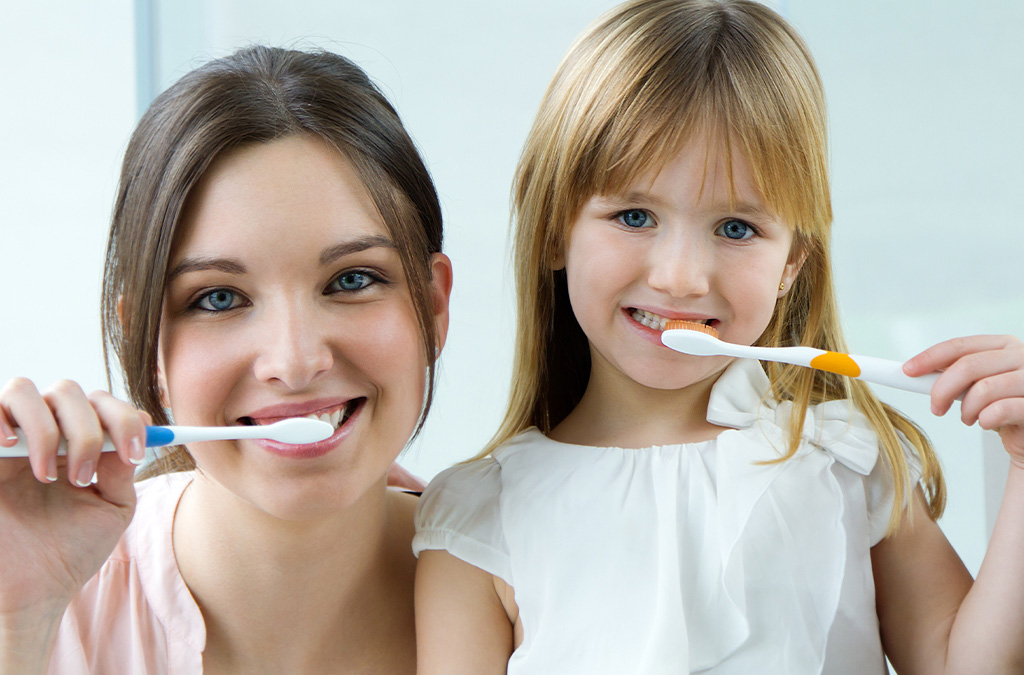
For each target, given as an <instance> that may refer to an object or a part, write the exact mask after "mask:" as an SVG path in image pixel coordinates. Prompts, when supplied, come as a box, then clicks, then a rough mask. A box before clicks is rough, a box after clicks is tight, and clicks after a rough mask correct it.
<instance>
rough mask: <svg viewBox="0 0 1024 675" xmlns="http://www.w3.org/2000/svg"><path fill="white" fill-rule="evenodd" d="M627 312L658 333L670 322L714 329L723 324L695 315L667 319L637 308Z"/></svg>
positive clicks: (628, 309)
mask: <svg viewBox="0 0 1024 675" xmlns="http://www.w3.org/2000/svg"><path fill="white" fill-rule="evenodd" d="M625 312H626V314H627V315H628V316H629V318H630V319H632V320H633V321H635V322H636V323H638V324H640V325H641V326H644V327H646V328H650V329H651V330H655V331H658V332H659V333H660V332H662V331H664V330H665V324H666V323H667V322H669V321H692V322H694V323H702V324H704V325H705V326H711V327H712V328H717V325H718V324H719V323H721V322H720V321H719V320H718V319H713V318H709V317H707V316H698V315H694V314H691V315H688V316H685V315H679V316H668V317H666V316H661V315H660V314H655V313H654V312H649V311H647V310H646V309H639V308H637V307H627V308H626V310H625Z"/></svg>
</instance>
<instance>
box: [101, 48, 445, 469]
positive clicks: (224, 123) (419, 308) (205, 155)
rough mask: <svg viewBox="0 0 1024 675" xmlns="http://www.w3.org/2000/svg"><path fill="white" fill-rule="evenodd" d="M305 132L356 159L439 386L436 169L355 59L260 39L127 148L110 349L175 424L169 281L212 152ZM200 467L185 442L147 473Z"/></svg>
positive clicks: (169, 105) (189, 89)
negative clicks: (393, 248)
mask: <svg viewBox="0 0 1024 675" xmlns="http://www.w3.org/2000/svg"><path fill="white" fill-rule="evenodd" d="M300 134H305V135H308V136H310V137H313V138H317V139H320V140H322V141H323V142H325V143H327V144H328V145H330V146H332V147H333V148H335V149H336V150H337V151H338V152H339V153H341V154H342V155H343V156H344V157H345V158H346V159H348V160H349V161H350V162H351V163H352V164H353V166H354V167H355V169H356V171H357V173H358V175H359V177H360V179H361V180H362V182H363V184H364V186H365V187H366V189H367V191H368V192H369V194H370V196H371V198H372V199H373V202H374V204H375V205H376V207H377V209H378V211H379V213H380V215H381V218H382V220H383V222H384V224H385V226H386V228H387V231H388V233H389V234H390V236H391V238H392V239H393V240H394V242H395V244H396V245H397V248H398V252H399V256H400V258H401V261H402V266H403V270H404V272H405V275H406V277H407V279H408V282H409V287H410V290H411V293H412V299H413V304H414V306H415V307H416V313H417V319H418V323H419V326H420V332H421V335H422V338H423V349H424V354H425V356H426V361H427V363H428V364H429V373H428V384H427V391H426V396H425V404H424V408H423V411H422V414H421V416H420V420H419V424H418V426H417V432H418V431H419V429H420V427H422V424H423V420H424V416H425V415H426V412H427V410H428V409H429V407H430V402H431V399H432V395H433V389H434V357H433V356H434V347H435V345H436V344H437V334H436V331H435V328H434V322H433V319H432V316H433V312H432V301H431V295H430V281H431V267H430V265H431V255H432V254H433V253H437V252H440V250H441V240H442V228H441V207H440V203H439V202H438V199H437V193H436V191H435V189H434V184H433V182H432V181H431V178H430V174H429V173H428V171H427V169H426V166H425V165H424V163H423V160H422V159H421V157H420V155H419V153H418V152H417V150H416V147H415V145H414V144H413V142H412V139H411V138H410V137H409V135H408V133H406V131H405V128H404V127H403V126H402V122H401V120H400V119H399V117H398V114H397V113H396V112H395V110H394V108H393V107H392V106H391V104H390V103H388V101H387V99H386V98H385V97H384V95H383V94H381V93H380V91H379V90H378V89H377V87H376V86H375V85H374V84H373V83H372V82H371V81H370V80H369V78H368V77H367V76H366V74H365V73H364V72H363V71H362V70H361V69H360V68H359V67H358V66H356V65H355V64H354V63H352V62H351V61H349V60H348V59H346V58H344V57H342V56H339V55H337V54H332V53H330V52H321V51H317V52H303V51H293V50H284V49H277V48H271V47H263V46H256V47H250V48H246V49H242V50H239V51H237V52H235V53H234V54H232V55H230V56H228V57H225V58H222V59H218V60H215V61H211V62H209V63H207V64H206V65H204V66H201V67H199V68H198V69H196V70H193V71H192V72H190V73H188V74H187V75H185V76H184V77H182V78H181V79H180V80H178V82H176V83H175V84H174V85H172V86H171V87H170V88H168V89H167V90H166V91H164V92H163V93H162V94H161V95H160V96H158V97H157V98H156V100H154V101H153V104H152V105H151V106H150V107H149V109H148V110H147V111H146V113H145V115H143V117H142V119H141V120H140V122H139V124H138V126H137V127H136V129H135V132H134V134H133V135H132V137H131V140H130V141H129V143H128V148H127V150H126V151H125V156H124V162H123V164H122V167H121V179H120V186H119V190H118V195H117V200H116V202H115V205H114V212H113V218H112V222H111V228H110V236H109V240H108V242H107V253H106V267H105V270H104V275H103V294H102V308H101V311H102V320H103V342H104V358H105V360H106V364H107V373H108V379H109V378H111V377H112V376H111V374H110V373H111V358H110V352H111V350H112V351H113V353H114V354H115V355H116V358H117V361H118V362H119V364H120V366H121V371H122V374H123V379H124V384H125V387H126V390H127V393H128V396H129V398H130V400H131V401H132V403H133V404H134V405H136V406H138V407H139V408H141V409H143V410H145V411H147V412H148V413H149V414H150V415H151V416H152V417H153V420H154V422H155V423H156V424H166V423H167V422H168V415H167V412H166V411H165V410H164V408H163V405H162V403H161V394H160V391H159V385H158V381H157V350H158V345H157V342H158V336H159V332H160V315H161V308H162V305H163V298H164V279H165V277H166V274H167V271H168V270H167V268H168V264H169V261H170V259H171V255H172V253H173V246H174V244H175V235H176V232H177V231H178V227H179V223H180V221H181V219H182V215H183V213H184V212H185V209H186V205H187V201H188V199H189V195H190V194H191V192H192V190H193V188H194V187H195V186H196V185H197V184H198V183H199V181H200V180H201V179H202V178H203V176H204V174H205V173H206V171H207V169H208V168H209V167H210V165H211V164H212V163H213V161H214V160H215V159H216V158H217V157H218V156H220V155H221V154H222V153H223V152H225V151H227V150H229V149H232V148H238V147H241V146H244V145H250V144H256V143H269V142H272V141H274V140H277V139H281V138H285V137H289V136H295V135H300ZM192 467H194V462H193V461H192V458H191V457H190V456H189V455H188V453H187V451H186V450H185V449H184V448H181V447H177V448H174V449H172V450H171V451H170V452H169V453H168V454H166V455H164V456H163V457H160V458H159V459H158V460H157V461H156V462H155V463H154V464H152V465H150V466H149V467H147V469H146V470H145V471H143V472H141V473H140V477H146V476H149V475H156V474H159V473H165V472H168V471H180V470H187V469H190V468H192Z"/></svg>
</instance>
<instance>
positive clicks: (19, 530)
mask: <svg viewBox="0 0 1024 675" xmlns="http://www.w3.org/2000/svg"><path fill="white" fill-rule="evenodd" d="M145 422H146V417H145V416H144V415H143V414H142V413H139V412H138V411H136V410H134V409H133V408H132V407H131V406H129V405H128V404H126V403H124V402H122V401H118V400H117V399H115V398H113V397H112V396H110V395H109V394H104V393H102V392H100V393H97V394H93V395H92V396H91V397H87V396H86V395H85V394H84V393H83V392H82V390H81V389H80V388H79V387H78V386H77V385H74V384H73V383H70V382H63V383H59V384H58V385H55V386H54V387H53V388H52V389H51V390H49V391H47V392H45V393H42V394H41V393H39V392H38V391H37V390H36V388H35V386H34V385H33V384H32V383H31V382H29V381H28V380H23V379H17V380H12V381H11V382H9V383H8V384H7V385H6V386H5V387H3V389H0V446H3V447H10V446H11V445H13V444H14V440H13V437H14V434H15V433H16V434H17V435H18V436H20V437H24V438H26V439H27V441H28V444H29V455H30V457H29V458H28V459H25V458H3V459H0V542H2V545H0V672H5V673H6V672H11V673H14V672H16V673H41V672H45V670H46V667H47V662H48V660H49V655H50V652H51V650H52V648H53V644H54V640H55V638H56V634H57V627H58V625H59V624H60V620H61V617H62V616H63V614H64V610H65V609H66V608H67V606H68V605H69V604H70V602H71V600H72V598H74V596H75V594H76V593H78V591H79V589H80V588H81V587H82V585H83V584H85V582H86V581H88V580H89V578H90V577H92V576H93V575H94V574H95V573H96V571H97V570H98V569H99V568H100V566H101V565H102V564H103V562H104V561H105V560H106V559H107V557H108V556H109V555H110V552H111V551H112V550H113V548H114V546H115V545H116V544H117V540H118V539H119V538H120V536H121V533H122V532H124V529H125V528H126V527H127V526H128V523H129V522H131V518H132V514H133V512H134V509H135V487H134V484H133V482H132V481H133V476H134V467H133V466H132V464H131V463H130V449H129V447H130V445H131V441H130V439H131V438H133V437H140V436H142V437H144V432H145V430H144V426H145ZM104 430H107V433H109V434H110V435H111V437H112V438H113V439H114V441H115V444H116V445H117V447H118V449H119V452H118V453H105V454H102V455H101V453H100V446H101V445H102V439H103V432H104ZM61 436H63V437H65V438H67V439H68V456H67V457H58V456H57V442H58V441H59V439H60V437H61ZM93 472H95V473H96V475H97V479H98V480H97V482H96V483H90V482H89V480H88V479H87V478H84V476H85V474H86V473H88V478H91V477H92V474H93ZM78 474H81V476H83V478H82V479H80V480H79V479H78ZM80 483H84V484H85V486H84V487H80V486H79V484H80Z"/></svg>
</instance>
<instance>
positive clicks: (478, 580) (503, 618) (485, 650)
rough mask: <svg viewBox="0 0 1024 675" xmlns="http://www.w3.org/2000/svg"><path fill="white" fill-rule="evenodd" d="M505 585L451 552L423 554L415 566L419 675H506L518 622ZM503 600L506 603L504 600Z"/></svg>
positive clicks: (427, 552)
mask: <svg viewBox="0 0 1024 675" xmlns="http://www.w3.org/2000/svg"><path fill="white" fill-rule="evenodd" d="M499 588H504V589H507V590H508V591H511V589H509V588H508V587H507V586H505V585H504V583H503V582H501V583H499V584H496V583H495V578H494V577H493V576H492V575H490V574H488V573H487V572H484V571H483V570H481V569H480V568H478V567H475V566H473V565H470V564H469V563H466V562H463V561H462V560H459V559H458V558H456V557H455V556H453V555H451V554H450V553H448V552H447V551H423V552H421V553H420V558H419V563H418V564H417V567H416V650H417V654H416V660H417V664H418V666H417V672H418V673H420V675H432V674H434V673H438V674H440V675H459V674H461V673H465V674H467V675H486V674H487V673H504V672H506V670H507V668H508V659H509V657H510V656H511V655H512V650H513V641H514V637H513V635H514V633H513V623H512V621H510V619H509V615H508V613H507V612H506V609H505V603H507V602H509V600H510V598H503V597H502V591H499ZM503 601H504V602H503Z"/></svg>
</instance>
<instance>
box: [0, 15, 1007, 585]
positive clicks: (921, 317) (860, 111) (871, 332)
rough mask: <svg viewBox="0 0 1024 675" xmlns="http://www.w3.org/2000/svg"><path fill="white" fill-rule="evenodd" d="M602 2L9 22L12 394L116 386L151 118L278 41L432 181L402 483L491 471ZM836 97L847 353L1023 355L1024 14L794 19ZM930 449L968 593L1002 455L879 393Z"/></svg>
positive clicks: (3, 257) (976, 434)
mask: <svg viewBox="0 0 1024 675" xmlns="http://www.w3.org/2000/svg"><path fill="white" fill-rule="evenodd" d="M613 4H614V3H613V2H609V1H604V0H589V1H588V0H560V1H559V2H551V1H550V0H517V2H515V3H511V2H509V3H487V2H479V1H471V0H439V1H437V2H431V3H418V2H412V1H411V0H376V1H375V2H373V3H368V2H365V0H332V1H331V2H327V1H326V0H292V2H289V3H283V2H280V0H245V1H242V0H207V1H200V0H176V1H171V0H164V1H161V0H134V1H133V0H91V2H89V3H82V2H77V1H74V0H40V1H39V2H35V3H13V2H12V3H6V4H5V8H4V15H5V17H4V20H3V22H0V73H2V75H3V78H2V79H3V85H4V86H3V89H2V93H0V101H2V105H0V158H2V159H0V292H2V295H0V326H2V328H3V330H2V331H0V382H3V381H6V380H7V379H9V378H10V377H13V376H15V375H26V376H28V377H31V378H33V379H34V380H36V381H37V383H39V384H40V385H41V386H46V385H48V384H49V383H51V382H52V381H54V380H56V379H58V378H72V379H76V380H78V381H80V382H81V383H82V384H83V386H84V387H85V388H86V389H95V388H103V387H105V377H104V374H103V364H102V358H101V349H100V339H99V334H100V328H99V321H98V318H97V315H98V305H99V287H100V278H101V271H102V270H101V264H102V253H103V247H104V242H105V235H106V229H107V221H108V217H109V214H110V207H111V204H112V202H113V198H114V192H115V186H116V181H117V171H118V165H119V160H120V155H121V153H122V152H123V149H124V146H125V143H126V141H127V138H128V136H129V134H130V131H131V128H132V126H133V124H134V123H135V120H137V119H138V116H139V114H140V113H141V110H142V109H144V107H145V106H146V105H147V104H148V102H149V100H151V98H152V97H153V95H154V94H155V93H156V92H158V91H160V90H162V89H163V88H165V87H166V86H167V85H169V84H170V83H171V82H173V81H174V80H175V79H176V78H177V77H179V76H180V75H182V74H183V73H184V72H186V71H187V70H189V69H190V68H192V67H195V66H197V65H199V64H201V63H203V62H204V61H206V60H208V59H210V58H213V57H217V56H222V55H224V54H226V53H228V52H230V51H232V50H234V49H235V48H237V47H240V46H243V45H246V44H249V43H253V42H264V43H270V44H275V45H281V46H291V47H298V48H308V47H324V48H327V49H330V50H333V51H337V52H339V53H341V54H344V55H346V56H348V57H350V58H352V59H354V60H355V61H356V62H357V63H359V64H360V65H361V66H363V67H364V68H365V69H366V70H367V71H368V72H369V73H370V74H371V76H372V77H374V79H375V80H376V81H377V82H378V83H379V84H380V85H382V87H383V89H384V91H385V93H386V94H387V95H388V96H389V98H390V99H391V100H392V102H393V103H394V104H395V105H396V107H397V108H398V110H399V112H400V113H401V115H402V117H403V119H404V121H405V123H406V126H407V127H408V128H409V130H410V132H411V133H412V135H413V137H414V139H415V140H416V142H417V144H418V145H419V147H420V149H421V151H422V152H423V154H424V155H425V157H426V160H427V163H428V165H429V167H430V169H431V171H432V173H433V176H434V179H435V181H436V183H437V186H438V189H439V192H440V195H441V201H442V206H443V208H444V211H445V219H446V244H445V250H446V252H447V253H448V254H449V255H450V256H451V258H452V260H453V262H454V266H455V273H456V275H455V289H454V292H453V297H452V326H451V332H450V339H449V343H448V346H447V348H446V349H445V351H444V354H443V356H442V359H441V364H442V367H441V379H440V382H439V386H438V394H437V398H436V403H435V406H434V409H433V411H432V413H431V417H430V419H429V420H428V422H427V425H426V427H425V428H424V430H423V432H422V434H421V435H420V437H419V438H418V439H417V441H416V442H415V443H414V444H413V445H412V446H411V447H410V449H409V450H408V451H407V452H406V454H405V455H404V457H403V459H402V462H403V464H405V465H406V466H407V467H408V468H409V469H410V470H412V471H413V472H414V473H417V474H419V475H421V476H423V477H424V478H430V477H431V476H433V475H434V474H435V473H437V472H438V471H440V470H441V469H443V468H444V467H446V466H448V465H449V464H451V463H453V462H456V461H459V460H461V459H465V458H467V457H469V456H471V455H473V454H475V453H476V452H477V451H478V450H479V448H480V447H481V445H482V444H483V443H484V442H486V440H487V439H488V438H489V437H490V434H491V433H492V432H493V430H494V428H495V427H496V425H497V423H498V421H499V419H500V416H501V413H502V411H503V406H504V402H505V393H506V387H507V382H508V376H509V370H510V363H511V349H512V339H511V333H512V328H513V323H514V318H513V309H512V300H511V298H512V288H511V276H510V273H509V265H508V250H507V224H508V190H509V183H510V180H511V177H512V172H513V168H514V166H515V162H516V159H517V157H518V153H519V149H520V146H521V144H522V142H523V140H524V139H525V137H526V133H527V130H528V128H529V125H530V122H531V120H532V117H533V114H534V112H535V110H536V107H537V104H538V102H539V100H540V97H541V94H542V93H543V91H544V89H545V87H546V86H547V82H548V80H549V78H550V77H551V75H552V74H553V72H554V69H555V66H556V65H557V63H558V60H559V58H560V57H561V55H562V53H563V52H564V51H565V49H566V48H567V47H568V45H569V43H570V42H571V41H572V39H573V38H574V37H575V35H576V34H577V33H578V32H579V31H580V30H582V29H583V27H584V26H585V25H586V24H588V23H589V22H590V21H591V20H592V19H593V18H594V17H596V16H597V15H598V14H599V13H600V12H601V11H603V10H605V9H607V8H608V7H611V6H612V5H613ZM772 4H773V6H775V7H776V8H777V9H778V10H780V11H781V12H782V13H783V14H784V15H785V16H786V17H787V18H788V19H789V20H790V21H791V22H792V23H793V24H794V25H795V26H796V27H797V29H798V30H799V31H800V32H801V33H802V34H803V35H804V37H805V39H806V40H807V41H808V43H809V44H810V47H811V49H812V51H813V52H814V54H815V55H816V58H817V60H818V65H819V67H820V69H821V72H822V76H823V78H824V80H825V87H826V93H827V95H828V99H829V107H830V114H831V134H832V136H831V139H832V149H831V155H832V169H833V189H834V198H835V201H834V206H835V214H836V223H835V258H836V268H837V269H836V275H837V280H838V286H839V297H840V300H841V303H842V310H843V314H844V320H845V322H846V328H847V331H848V337H849V342H850V345H851V349H852V350H853V351H855V352H858V353H866V354H872V355H876V356H882V357H889V358H895V359H904V358H907V357H909V356H912V355H913V354H914V353H916V352H917V351H919V350H920V349H923V348H924V347H926V346H928V345H930V344H932V343H934V342H937V341H939V340H942V339H945V338H948V337H952V336H954V335H958V334H966V333H978V332H999V333H1013V334H1016V335H1019V336H1024V290H1022V288H1024V284H1022V275H1021V267H1022V266H1021V264H1020V260H1021V257H1022V253H1024V226H1022V225H1024V223H1022V220H1024V219H1022V217H1021V215H1020V207H1021V203H1020V202H1021V198H1022V196H1024V160H1022V157H1024V125H1022V123H1021V119H1020V118H1021V113H1020V111H1021V110H1022V109H1024V51H1022V50H1020V49H1019V47H1018V43H1019V34H1020V32H1021V31H1022V30H1024V3H1021V2H1019V1H1018V0H979V2H975V3H966V2H960V1H954V0H938V1H936V0H903V1H901V2H899V3H892V2H885V1H882V0H865V1H861V2H854V1H853V0H782V1H779V2H775V3H772ZM879 393H880V394H881V395H882V396H883V398H885V400H887V401H889V402H891V403H893V404H894V405H896V406H897V407H899V408H900V409H902V410H904V411H905V412H907V413H908V414H910V415H911V416H912V417H913V418H914V419H916V420H917V421H918V422H919V423H921V424H922V426H924V427H925V429H926V430H927V431H928V433H929V434H930V436H931V437H932V439H933V440H934V441H935V443H936V445H937V446H938V448H939V452H940V456H941V458H942V461H943V465H944V467H945V470H946V475H947V479H948V481H949V484H950V501H949V507H948V509H947V515H946V516H945V517H944V518H943V520H942V521H941V524H942V526H943V528H944V529H945V531H946V533H947V535H948V536H949V537H950V540H951V541H952V542H953V544H954V546H955V547H956V548H957V550H958V551H959V552H960V554H961V556H962V557H963V558H964V560H965V562H966V563H967V565H968V567H969V568H970V569H971V570H972V572H976V571H977V569H978V566H979V565H980V563H981V558H982V555H983V553H984V548H985V544H986V542H987V537H988V534H989V531H990V527H991V523H992V519H993V517H994V510H995V508H996V506H998V500H999V497H1000V494H1001V491H1002V481H1003V479H1004V477H1005V470H1006V469H1005V466H1006V465H1005V457H1004V456H1003V454H1002V449H1001V446H1000V445H999V443H998V439H997V438H995V437H994V435H991V434H987V433H983V432H981V431H980V430H978V429H977V428H967V427H964V426H963V425H962V424H960V423H959V421H958V419H957V414H956V411H955V410H954V411H953V412H952V413H951V414H950V415H947V417H946V418H942V419H937V418H934V417H932V416H931V415H930V413H929V412H928V406H927V401H926V399H924V397H919V396H915V395H911V394H906V395H900V394H897V393H893V392H891V391H890V390H881V389H880V390H879Z"/></svg>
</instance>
